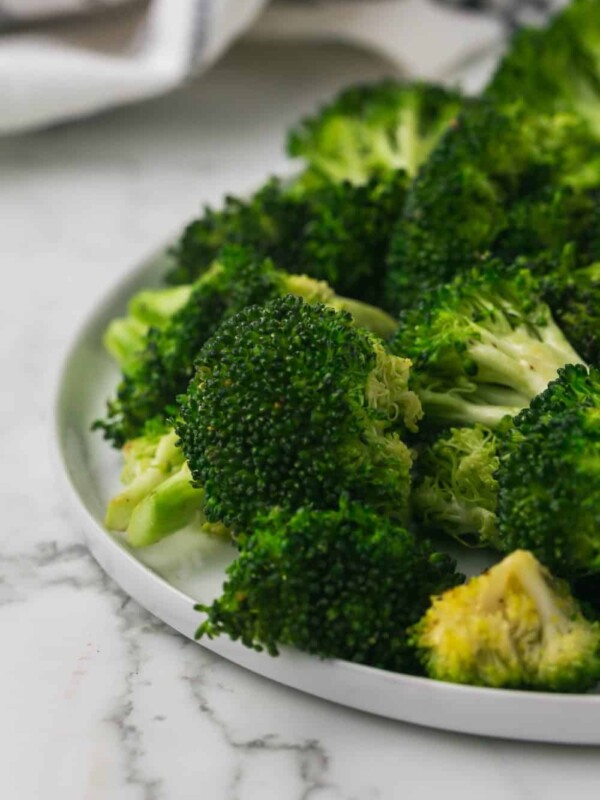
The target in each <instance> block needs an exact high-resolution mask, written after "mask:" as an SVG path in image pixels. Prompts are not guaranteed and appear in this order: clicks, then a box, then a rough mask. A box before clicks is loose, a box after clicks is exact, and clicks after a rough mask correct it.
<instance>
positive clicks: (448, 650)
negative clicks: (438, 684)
mask: <svg viewBox="0 0 600 800" xmlns="http://www.w3.org/2000/svg"><path fill="white" fill-rule="evenodd" d="M411 641H412V642H413V644H414V645H415V647H416V648H417V650H418V652H419V655H420V658H421V660H422V663H423V665H424V667H425V669H426V671H427V674H428V675H429V676H430V677H431V678H435V679H436V680H443V681H452V682H454V683H467V684H470V685H475V686H493V687H505V688H516V689H537V690H542V691H563V692H582V691H585V690H587V689H590V688H591V687H592V686H593V685H594V684H595V682H596V681H597V680H598V678H600V624H598V623H596V622H589V621H588V620H587V619H586V618H585V617H584V616H583V614H582V613H581V610H580V608H579V606H578V604H577V602H576V601H575V599H574V598H573V597H572V595H571V593H570V591H569V588H568V585H567V584H566V583H563V582H562V581H558V580H557V579H555V578H553V577H552V576H551V575H550V573H549V572H548V571H547V570H546V569H545V568H544V567H543V566H542V565H541V564H540V563H539V562H538V561H537V560H536V559H535V558H534V556H533V555H532V554H531V553H529V552H527V551H525V550H517V551H515V552H514V553H512V554H511V555H509V556H507V557H506V558H505V559H504V561H502V562H500V564H497V565H496V566H495V567H492V568H491V569H490V570H488V571H487V572H485V573H483V575H480V576H477V577H475V578H472V579H471V580H469V581H468V582H467V583H466V584H465V585H464V586H459V587H456V588H453V589H449V590H448V591H446V592H445V593H444V594H442V595H441V597H436V598H434V599H433V602H432V605H431V607H430V608H429V610H428V611H427V612H426V613H425V615H424V616H423V618H422V619H421V620H420V621H419V622H418V623H417V625H416V626H415V627H414V628H413V629H412V633H411Z"/></svg>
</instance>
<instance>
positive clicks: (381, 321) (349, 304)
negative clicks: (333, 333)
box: [327, 295, 398, 339]
mask: <svg viewBox="0 0 600 800" xmlns="http://www.w3.org/2000/svg"><path fill="white" fill-rule="evenodd" d="M327 305H329V306H331V307H332V308H335V309H336V310H337V311H348V312H349V313H350V314H351V315H352V318H353V319H354V323H355V325H356V326H357V327H358V328H367V330H370V331H372V332H373V333H374V334H375V335H376V336H379V337H381V338H382V339H389V338H390V336H392V335H393V334H394V333H395V331H396V328H397V327H398V323H397V321H396V320H395V319H394V318H393V317H391V316H390V315H389V314H386V313H385V311H382V310H381V309H380V308H377V307H376V306H371V305H369V304H368V303H363V302H362V301H361V300H353V299H351V298H349V297H340V296H339V295H335V296H334V297H332V298H331V300H329V301H328V303H327Z"/></svg>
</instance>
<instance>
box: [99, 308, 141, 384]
mask: <svg viewBox="0 0 600 800" xmlns="http://www.w3.org/2000/svg"><path fill="white" fill-rule="evenodd" d="M147 332H148V326H147V325H146V324H144V323H143V322H140V321H139V320H137V319H133V318H132V317H124V318H122V319H113V320H112V322H110V323H109V325H108V328H107V329H106V331H105V332H104V336H103V338H102V342H103V344H104V347H105V348H106V349H107V350H108V352H109V353H110V355H111V356H112V357H113V358H114V359H115V361H116V362H117V364H118V365H119V367H120V368H121V369H122V370H123V372H125V373H128V372H131V370H132V369H133V368H134V367H135V365H136V363H137V357H138V355H139V353H140V352H141V351H142V350H143V349H144V344H145V336H146V333H147Z"/></svg>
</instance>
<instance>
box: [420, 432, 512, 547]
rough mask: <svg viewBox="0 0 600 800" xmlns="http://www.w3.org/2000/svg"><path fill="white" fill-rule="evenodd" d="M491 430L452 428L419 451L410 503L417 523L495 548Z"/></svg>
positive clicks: (465, 541)
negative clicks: (416, 477)
mask: <svg viewBox="0 0 600 800" xmlns="http://www.w3.org/2000/svg"><path fill="white" fill-rule="evenodd" d="M499 465H500V459H499V458H498V454H497V452H496V435H495V434H494V433H493V432H492V431H491V430H489V429H488V428H484V427H483V426H482V425H475V426H474V427H472V428H452V429H451V430H450V431H448V432H446V433H445V434H443V435H442V436H441V437H439V438H438V439H437V441H435V442H434V443H433V444H432V445H430V446H429V447H427V448H426V449H425V450H424V451H423V452H422V453H420V454H419V458H418V461H417V468H418V469H417V473H418V479H417V481H416V485H415V488H414V490H413V495H412V508H413V513H414V516H415V520H416V521H417V523H418V524H419V526H420V527H421V528H423V529H425V530H429V531H431V532H432V533H436V532H440V531H443V532H444V533H447V534H450V536H453V537H454V538H455V539H457V540H458V541H459V542H461V543H463V544H467V545H469V546H471V545H473V544H475V545H478V546H479V545H482V544H488V545H491V546H494V547H496V548H500V546H501V545H500V541H499V540H498V534H497V521H496V506H497V503H498V481H497V480H496V472H497V470H498V467H499Z"/></svg>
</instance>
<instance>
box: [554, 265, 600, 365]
mask: <svg viewBox="0 0 600 800" xmlns="http://www.w3.org/2000/svg"><path fill="white" fill-rule="evenodd" d="M543 296H544V300H545V301H546V303H547V304H548V306H549V307H550V309H551V310H552V314H553V316H554V318H555V319H556V321H557V323H558V324H559V325H560V327H561V329H562V330H563V331H564V333H565V335H566V336H567V338H568V339H569V341H570V342H571V343H572V344H573V346H574V347H575V349H576V350H577V352H578V353H580V354H581V356H582V358H583V359H585V361H586V362H587V363H588V364H594V365H595V366H600V262H596V263H594V264H591V265H590V266H588V267H584V268H581V269H568V268H567V269H557V270H555V271H553V272H551V273H550V274H549V275H547V276H546V277H545V279H544V284H543Z"/></svg>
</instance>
